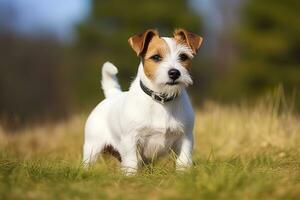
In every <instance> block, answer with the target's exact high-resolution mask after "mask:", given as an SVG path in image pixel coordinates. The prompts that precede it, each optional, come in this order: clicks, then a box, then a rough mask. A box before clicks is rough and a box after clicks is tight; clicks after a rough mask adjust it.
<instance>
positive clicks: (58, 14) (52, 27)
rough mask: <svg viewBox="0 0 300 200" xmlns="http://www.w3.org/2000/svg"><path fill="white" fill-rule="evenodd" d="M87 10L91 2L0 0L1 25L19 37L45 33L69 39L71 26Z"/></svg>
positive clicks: (71, 30) (70, 0)
mask: <svg viewBox="0 0 300 200" xmlns="http://www.w3.org/2000/svg"><path fill="white" fill-rule="evenodd" d="M89 10H90V0H0V18H1V19H0V23H2V24H0V25H2V27H3V26H4V27H9V28H10V29H13V30H14V31H16V32H19V33H22V34H29V35H30V34H41V33H47V34H52V35H55V36H57V37H58V38H59V39H62V40H69V39H70V38H72V37H73V34H72V33H73V28H74V25H76V24H77V23H79V22H80V21H81V20H84V19H85V18H86V17H87V16H88V14H89ZM0 27H1V26H0ZM0 31H1V30H0Z"/></svg>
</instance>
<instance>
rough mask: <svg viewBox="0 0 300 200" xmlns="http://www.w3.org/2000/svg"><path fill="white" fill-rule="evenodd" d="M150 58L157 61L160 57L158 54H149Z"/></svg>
mask: <svg viewBox="0 0 300 200" xmlns="http://www.w3.org/2000/svg"><path fill="white" fill-rule="evenodd" d="M150 59H151V60H153V61H154V62H159V61H161V60H162V57H161V56H160V55H158V54H156V55H154V56H151V57H150Z"/></svg>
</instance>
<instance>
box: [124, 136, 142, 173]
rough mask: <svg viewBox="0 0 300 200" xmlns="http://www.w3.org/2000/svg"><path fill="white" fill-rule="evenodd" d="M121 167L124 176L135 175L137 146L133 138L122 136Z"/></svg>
mask: <svg viewBox="0 0 300 200" xmlns="http://www.w3.org/2000/svg"><path fill="white" fill-rule="evenodd" d="M120 146H121V152H120V153H121V158H122V162H121V167H122V170H123V172H124V173H125V174H126V175H132V174H135V173H136V171H137V168H138V159H137V144H136V140H135V137H133V136H131V135H130V136H124V137H123V138H122V140H121V145H120Z"/></svg>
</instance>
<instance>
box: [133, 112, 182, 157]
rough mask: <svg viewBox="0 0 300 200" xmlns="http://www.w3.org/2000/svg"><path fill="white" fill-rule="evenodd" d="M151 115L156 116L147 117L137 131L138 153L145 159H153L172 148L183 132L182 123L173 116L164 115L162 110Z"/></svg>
mask: <svg viewBox="0 0 300 200" xmlns="http://www.w3.org/2000/svg"><path fill="white" fill-rule="evenodd" d="M152 116H157V117H155V118H153V117H152V118H151V117H149V119H148V120H145V122H144V125H143V126H142V127H140V129H139V131H138V132H139V134H138V147H139V151H140V152H139V153H141V156H142V157H143V158H146V159H153V158H155V157H157V156H161V155H164V154H165V153H167V152H169V151H170V150H173V149H174V147H175V146H176V143H177V142H178V141H179V139H180V138H181V137H182V135H183V134H184V133H183V132H184V131H183V124H182V123H181V122H180V121H178V119H176V118H174V116H170V115H167V114H165V115H164V113H163V112H161V113H160V115H159V114H158V115H152Z"/></svg>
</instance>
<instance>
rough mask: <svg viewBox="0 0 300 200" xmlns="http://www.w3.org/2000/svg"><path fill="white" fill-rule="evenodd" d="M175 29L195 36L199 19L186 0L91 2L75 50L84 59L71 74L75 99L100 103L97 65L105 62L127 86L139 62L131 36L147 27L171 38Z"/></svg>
mask: <svg viewBox="0 0 300 200" xmlns="http://www.w3.org/2000/svg"><path fill="white" fill-rule="evenodd" d="M178 27H184V28H186V29H188V30H190V31H194V32H196V33H199V30H200V28H201V23H200V18H199V16H198V15H197V14H196V13H193V12H192V10H191V9H190V8H189V7H188V2H187V1H186V0H165V1H159V0H144V1H139V0H122V1H120V0H110V1H96V0H94V1H92V11H91V14H90V17H89V19H88V20H87V21H85V22H84V23H82V24H80V25H79V26H78V40H77V48H78V49H79V50H80V51H79V52H81V53H80V57H81V58H82V57H83V56H85V58H86V59H85V60H82V62H80V64H79V63H77V71H74V75H75V76H74V81H75V83H77V85H78V91H81V92H80V94H79V97H77V99H79V100H80V101H81V102H84V103H88V102H89V103H88V104H90V103H91V102H90V100H92V102H94V103H96V102H99V97H100V96H99V94H100V91H99V93H97V91H98V90H99V89H97V87H98V88H100V85H99V84H100V81H99V78H100V65H102V64H103V62H105V61H107V60H108V61H111V62H113V63H114V64H116V66H117V67H118V68H119V70H120V74H119V77H120V78H121V83H122V86H126V87H127V86H128V85H129V81H128V79H130V77H134V75H135V72H136V67H137V66H138V63H139V59H138V58H136V55H135V53H134V52H133V51H132V50H131V48H130V47H129V45H128V42H127V40H128V38H129V37H130V36H132V35H133V34H136V33H140V32H142V31H144V30H146V29H149V28H157V29H158V30H159V32H160V34H161V35H165V36H171V35H172V32H173V30H174V28H178ZM95 74H98V76H96V75H95ZM87 101H88V102H87ZM90 105H91V106H93V104H90Z"/></svg>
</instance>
